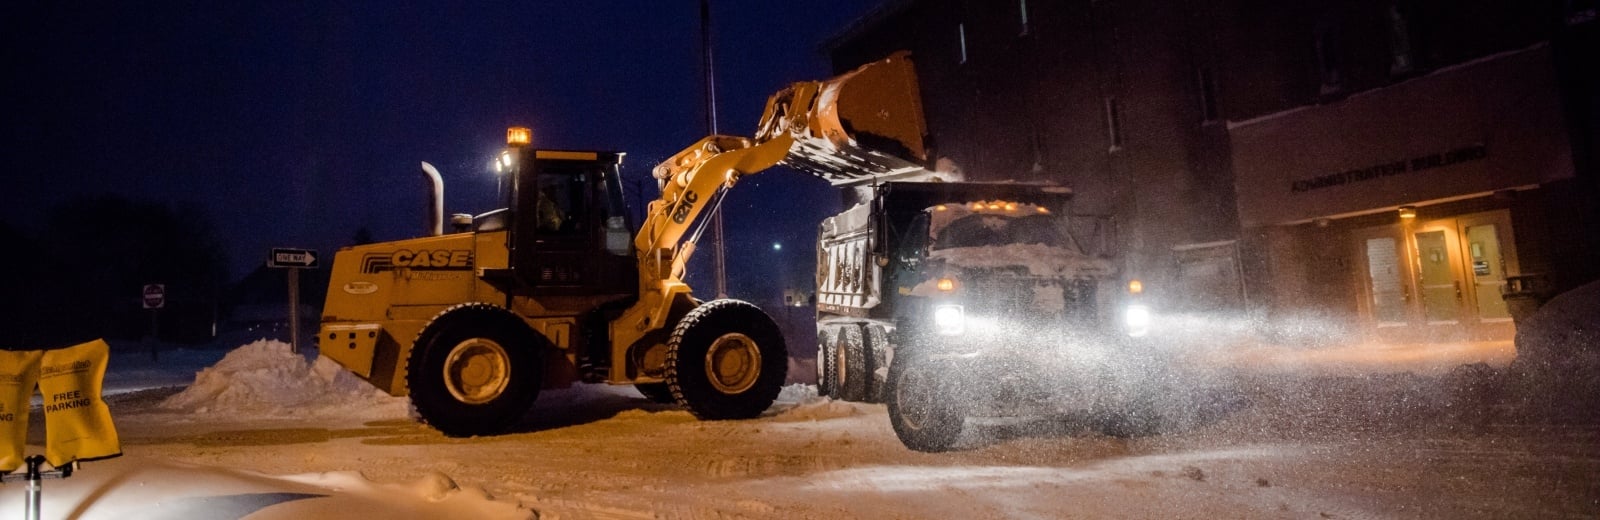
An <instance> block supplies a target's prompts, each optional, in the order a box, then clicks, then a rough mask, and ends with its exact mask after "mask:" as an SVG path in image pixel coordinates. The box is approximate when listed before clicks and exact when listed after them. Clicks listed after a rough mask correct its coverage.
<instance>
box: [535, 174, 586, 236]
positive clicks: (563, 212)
mask: <svg viewBox="0 0 1600 520" xmlns="http://www.w3.org/2000/svg"><path fill="white" fill-rule="evenodd" d="M594 174H595V172H593V171H592V170H590V169H589V168H582V167H572V166H565V165H552V166H549V167H546V168H545V170H544V171H542V172H540V173H539V176H538V183H537V191H536V193H534V196H535V197H536V199H535V203H534V219H533V221H534V229H535V230H536V232H537V233H538V234H539V235H544V236H577V237H581V236H583V234H584V233H585V231H586V230H585V229H584V228H585V227H586V225H587V224H588V223H587V222H586V221H585V220H586V219H585V218H584V217H585V215H588V198H587V197H585V195H586V194H587V193H588V191H587V189H586V188H587V186H588V184H587V183H588V181H589V176H591V175H594Z"/></svg>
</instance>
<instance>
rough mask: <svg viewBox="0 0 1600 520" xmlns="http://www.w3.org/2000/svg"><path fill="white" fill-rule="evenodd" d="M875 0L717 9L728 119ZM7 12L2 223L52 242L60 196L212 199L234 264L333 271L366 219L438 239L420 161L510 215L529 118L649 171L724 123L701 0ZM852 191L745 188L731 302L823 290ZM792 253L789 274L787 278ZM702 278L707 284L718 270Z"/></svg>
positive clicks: (806, 69)
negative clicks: (508, 134)
mask: <svg viewBox="0 0 1600 520" xmlns="http://www.w3.org/2000/svg"><path fill="white" fill-rule="evenodd" d="M872 3H873V2H867V1H847V0H825V1H808V2H803V3H792V2H732V1H727V0H721V1H719V2H714V4H715V5H714V6H713V28H714V34H713V38H714V40H715V42H714V49H715V55H716V72H717V96H718V113H719V122H720V124H721V128H720V130H721V132H722V133H730V134H736V135H749V134H750V133H752V132H753V130H754V127H755V123H756V119H757V118H759V116H760V113H761V109H762V106H763V104H764V103H765V100H766V97H767V95H769V94H770V93H772V92H773V91H775V90H777V89H779V88H781V87H783V86H784V85H786V84H787V83H789V82H792V81H798V80H806V79H821V78H824V77H826V76H828V75H829V72H830V71H829V69H828V66H827V63H826V60H825V58H824V56H823V55H822V54H821V52H820V50H819V49H820V44H821V42H822V41H823V40H824V39H825V38H826V37H828V36H829V35H831V34H834V33H836V32H837V31H839V30H840V29H841V28H842V27H844V26H845V25H847V24H848V23H849V22H850V21H851V20H853V19H855V18H857V17H859V16H860V15H861V14H863V13H864V12H865V11H866V10H867V9H868V8H870V7H871V4H872ZM7 11H8V13H7V14H6V15H5V16H4V17H3V21H0V24H3V27H4V31H3V32H4V35H3V36H0V38H5V40H6V41H5V45H4V49H3V50H0V53H3V55H4V64H5V65H4V66H5V70H6V74H5V77H6V80H5V82H6V85H7V86H6V90H7V91H8V94H7V95H6V96H5V99H6V103H7V104H8V109H7V110H6V115H5V117H4V118H3V121H4V124H3V127H4V130H3V136H4V139H5V145H4V146H3V147H0V153H3V154H4V157H5V168H6V169H7V170H9V171H7V172H6V174H5V175H4V178H5V179H6V181H5V182H6V184H7V185H6V186H5V187H4V188H0V192H3V193H5V204H4V212H3V213H0V220H3V221H4V222H6V223H9V224H11V225H12V226H15V227H18V228H21V229H23V230H24V231H26V232H30V233H32V232H37V230H39V229H40V228H41V226H42V225H43V222H42V220H43V216H44V212H45V211H46V210H47V209H48V208H50V207H52V206H54V205H57V204H60V203H61V202H63V201H66V200H69V199H72V198H75V197H80V196H87V195H96V194H106V193H109V194H115V195H119V196H122V197H126V198H130V199H134V200H141V201H151V202H160V203H166V204H169V205H172V206H174V207H178V206H183V205H193V206H198V207H200V208H202V209H203V210H204V211H205V212H206V213H207V214H208V215H209V216H210V218H211V219H212V220H213V222H214V224H215V225H216V227H217V228H218V231H219V235H221V236H220V238H221V239H222V240H223V241H224V242H225V243H227V244H228V248H229V249H228V251H227V252H226V253H227V255H228V256H229V258H230V264H229V271H230V273H232V275H233V276H234V277H239V276H242V275H243V274H245V273H248V272H249V271H250V270H252V269H254V268H256V267H257V266H259V265H260V264H261V263H262V262H263V261H264V259H265V256H266V253H267V250H268V249H269V248H271V247H305V248H313V249H318V250H320V251H321V252H322V253H323V254H324V257H325V258H328V259H329V260H331V253H332V252H333V250H334V249H336V248H337V246H339V245H341V244H346V243H348V242H349V241H350V239H351V237H352V236H353V235H354V234H355V232H356V230H357V229H358V228H360V227H363V226H366V227H368V228H370V229H371V231H372V233H373V236H374V237H375V238H377V239H378V240H393V239H399V238H406V237H410V236H415V235H417V234H419V233H420V231H421V230H422V212H423V207H424V206H423V200H424V197H423V193H424V191H423V188H422V187H423V181H422V176H421V174H420V173H419V172H418V167H417V166H418V162H419V161H429V162H431V163H433V164H435V165H436V166H438V167H439V168H440V170H441V171H442V172H443V173H444V176H445V192H446V211H447V212H449V213H479V212H483V211H486V210H489V209H493V207H495V205H494V202H493V201H495V200H496V199H495V197H494V190H495V178H494V176H493V174H492V173H490V172H489V171H488V168H487V167H488V165H489V161H490V158H491V157H492V156H493V154H494V153H496V152H497V151H498V150H499V149H500V148H502V147H503V139H504V132H505V127H507V126H511V125H523V126H529V127H531V128H533V130H534V142H535V145H536V146H537V147H540V148H561V149H597V150H619V151H625V152H628V158H627V161H626V163H625V164H624V168H625V170H626V172H627V174H628V175H630V176H633V177H634V178H636V179H643V178H646V177H647V176H648V172H649V170H650V168H651V167H653V166H654V165H655V164H656V163H657V162H659V161H660V160H662V159H665V158H666V157H667V156H669V155H671V154H672V153H675V152H676V151H678V150H680V149H682V148H683V147H685V146H688V145H689V144H692V143H693V142H694V141H695V140H697V139H699V138H700V137H701V136H703V135H704V134H705V132H706V128H705V117H704V115H703V114H704V112H703V107H704V101H703V92H702V90H701V89H702V72H701V68H700V59H701V55H700V45H699V42H700V40H699V38H700V33H699V4H698V2H697V1H695V0H675V1H670V2H668V1H630V2H604V1H601V2H506V3H488V2H439V3H437V4H413V3H409V2H327V3H322V2H314V3H306V4H298V3H290V2H263V3H259V4H250V5H234V3H232V2H28V3H27V4H26V5H22V6H12V7H9V8H8V9H7ZM639 184H643V183H642V182H641V183H639ZM645 193H646V196H648V197H650V198H653V197H654V196H655V194H656V190H655V188H654V185H653V183H650V184H649V185H648V186H647V187H646V192H645ZM635 197H636V195H633V194H630V199H631V200H630V204H631V203H635V202H637V201H638V200H639V199H637V198H635ZM838 204H839V203H838V196H837V195H836V194H835V193H834V192H833V191H832V189H831V188H829V187H827V185H826V184H825V183H823V182H821V181H819V180H817V179H814V178H810V177H808V176H806V175H804V174H801V173H797V172H793V171H788V170H781V169H777V170H772V171H769V172H767V173H765V174H763V175H760V176H756V177H751V178H747V179H746V180H745V181H744V182H743V183H741V184H740V185H739V187H737V188H736V189H735V191H734V193H733V194H732V195H731V196H730V198H729V201H728V205H729V208H728V212H727V218H728V226H729V229H728V236H729V240H730V247H729V254H728V256H729V264H730V271H731V273H730V278H731V281H730V285H731V286H733V287H734V289H733V290H731V291H730V292H733V293H734V295H735V296H743V297H747V298H759V297H767V296H768V294H749V293H750V292H752V291H757V292H762V293H768V292H769V291H771V290H772V289H774V288H775V285H774V284H778V283H782V282H783V281H784V279H785V278H794V277H802V278H801V279H799V280H790V281H791V285H797V286H801V287H805V286H809V285H810V284H809V282H808V277H806V275H805V273H806V272H807V271H808V270H809V268H810V267H809V265H810V262H811V261H812V259H813V256H812V253H811V242H812V241H813V240H814V239H815V227H816V224H817V223H818V221H819V220H820V219H821V218H822V217H824V216H826V215H828V214H831V213H833V212H835V211H837V210H838ZM774 242H781V243H783V245H784V248H783V253H782V254H781V255H779V254H778V253H776V252H774V251H773V247H772V244H773V243H774ZM702 251H707V250H705V249H702ZM709 257H710V255H709V254H705V253H702V254H700V255H697V257H696V264H699V265H697V266H696V269H695V270H696V271H702V270H704V269H706V266H707V265H708V264H709ZM778 257H781V258H782V259H786V260H787V261H788V262H789V263H790V264H791V265H792V266H793V267H792V268H791V271H792V272H790V273H786V274H784V275H783V276H778V277H774V276H772V275H771V273H770V269H771V266H772V265H773V261H774V260H775V259H777V258H778ZM691 283H692V284H693V285H695V286H696V287H699V288H700V289H699V291H698V293H700V294H702V295H705V296H709V295H710V292H711V286H712V284H711V282H710V281H709V280H708V279H706V278H705V277H703V276H701V277H699V278H698V279H691Z"/></svg>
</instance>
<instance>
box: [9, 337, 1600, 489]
mask: <svg viewBox="0 0 1600 520" xmlns="http://www.w3.org/2000/svg"><path fill="white" fill-rule="evenodd" d="M301 370H302V371H303V372H304V374H301V375H299V376H294V377H307V378H312V379H313V380H312V381H310V383H308V384H311V383H314V384H324V383H317V382H316V380H315V378H316V377H318V376H317V375H316V374H317V371H316V370H315V369H314V368H313V369H311V370H306V369H305V368H304V367H301ZM279 372H280V373H282V371H281V370H280V371H279ZM291 372H292V371H291ZM205 379H206V378H205V377H204V376H203V377H202V383H196V384H195V386H196V387H201V386H203V380H205ZM212 379H213V383H216V382H218V381H221V382H225V383H229V384H231V387H232V388H241V387H245V386H249V384H246V383H244V382H243V381H247V379H248V378H245V377H244V376H243V375H242V373H233V374H232V375H229V376H227V377H223V376H220V375H219V376H213V377H212ZM1433 383H1434V381H1433V380H1431V379H1426V378H1419V377H1415V376H1393V377H1380V378H1366V379H1350V378H1342V379H1330V378H1322V379H1285V378H1262V379H1251V380H1242V381H1238V382H1236V384H1234V385H1232V387H1233V388H1234V390H1232V392H1234V395H1231V396H1230V397H1229V398H1228V399H1224V401H1226V402H1227V403H1229V404H1227V405H1226V406H1224V407H1223V411H1224V412H1225V413H1222V414H1220V415H1218V416H1217V417H1216V418H1215V420H1212V421H1208V422H1204V423H1201V424H1191V425H1189V426H1188V427H1187V428H1185V429H1184V430H1183V431H1179V432H1173V433H1168V434H1165V435H1161V436H1156V437H1149V438H1143V439H1133V440H1127V439H1117V438H1109V437H1104V436H1101V435H1098V434H1093V433H1088V432H1085V431H1082V429H1080V428H1075V427H1072V426H1070V425H1068V426H1059V425H1051V424H1041V423H1036V424H1031V425H1030V424H1012V425H993V426H990V427H987V428H981V429H979V434H976V435H972V436H970V438H968V439H967V440H966V445H967V448H968V449H966V450H963V451H958V452H954V453H946V454H924V453H916V452H911V451H908V450H906V449H905V448H903V447H901V445H900V444H899V442H898V441H897V440H896V439H895V437H894V434H893V432H892V431H891V430H890V428H889V424H888V419H887V417H886V413H885V410H884V407H883V406H882V405H865V404H853V403H841V402H832V401H828V400H826V399H816V398H814V397H811V398H807V396H806V395H805V388H804V387H790V388H788V389H786V392H785V393H786V396H787V397H788V400H787V402H785V403H783V404H780V405H779V406H777V407H775V408H774V410H772V411H769V413H768V414H767V415H766V416H764V417H762V418H760V419H756V420H750V421H735V422H700V421H696V420H694V419H693V418H692V417H691V416H690V415H689V414H688V413H686V412H683V411H680V410H677V409H675V408H673V407H667V406H660V405H654V404H649V403H648V402H647V401H645V400H644V399H643V398H641V397H639V396H638V395H637V394H636V393H635V392H634V391H633V390H632V389H631V388H629V387H606V386H585V387H580V388H576V389H572V390H566V391H560V392H548V393H546V394H545V395H542V396H541V398H540V402H539V405H538V406H537V407H536V409H535V411H534V412H533V413H531V414H529V416H528V417H527V420H526V421H525V422H524V424H523V425H522V427H521V428H519V431H518V432H517V433H512V434H509V435H503V436H497V437H489V438H473V439H449V438H445V437H443V436H441V435H439V434H438V433H437V432H435V431H433V430H431V429H428V428H427V427H425V426H422V425H419V424H417V423H415V422H413V421H412V420H411V419H409V418H407V417H405V416H403V415H402V414H397V413H395V412H394V411H393V410H395V408H392V407H390V408H386V407H384V406H383V405H382V403H378V404H374V402H371V401H363V400H362V399H366V397H363V398H362V399H356V400H354V402H357V403H359V404H355V405H352V404H349V403H350V402H352V400H351V399H349V398H347V397H343V396H341V395H340V392H343V391H346V390H348V388H345V387H342V386H340V385H338V384H334V385H332V386H330V387H328V388H325V389H322V390H319V392H320V394H321V395H322V397H323V399H322V400H313V401H308V402H303V403H299V404H296V405H294V406H292V407H288V408H281V409H276V410H277V411H273V410H275V409H274V408H273V407H270V406H268V407H252V406H250V403H249V399H250V397H249V395H248V394H240V395H234V396H233V397H226V398H225V397H223V396H220V395H218V396H214V399H216V400H217V403H227V405H228V406H214V407H204V406H202V407H200V408H205V409H206V411H203V412H201V411H196V410H198V409H200V408H196V407H195V404H194V403H193V402H190V403H188V405H189V407H188V408H183V409H173V408H171V404H172V403H173V402H174V400H173V399H169V396H170V395H172V394H173V393H175V392H176V391H177V390H176V389H173V388H166V389H153V390H145V391H142V392H135V393H129V394H123V395H120V396H117V397H114V398H113V399H112V406H113V411H114V413H115V414H116V417H117V421H118V425H119V429H120V430H121V432H122V436H123V441H124V450H125V452H126V455H125V456H124V457H122V458H120V459H113V460H110V461H101V462H91V463H87V464H85V465H84V468H83V470H82V472H81V473H80V474H79V475H78V476H74V477H73V478H72V479H69V480H66V481H48V482H47V483H46V490H47V501H46V506H47V508H48V507H51V506H52V505H53V506H54V507H56V508H57V509H53V510H50V509H47V511H55V512H56V514H64V513H65V512H66V511H75V512H79V513H82V517H83V518H118V519H119V520H123V519H125V518H135V517H143V518H192V517H195V516H193V514H194V512H195V511H200V510H205V511H233V512H234V513H233V514H232V516H228V514H222V513H219V514H222V516H220V517H228V518H234V517H238V516H239V514H240V512H243V514H249V515H250V516H248V518H290V517H295V518H336V517H337V518H342V517H345V516H347V515H348V513H349V512H350V511H364V512H370V513H372V514H376V515H377V516H371V515H370V514H363V515H360V516H363V517H374V518H376V517H384V518H404V517H406V516H407V515H409V516H411V517H415V518H531V517H537V518H1151V517H1165V518H1214V517H1226V518H1394V517H1408V518H1409V517H1426V518H1506V517H1540V518H1594V517H1596V516H1597V515H1600V430H1597V429H1595V428H1589V427H1555V426H1536V425H1526V424H1518V423H1516V422H1513V421H1506V420H1504V419H1503V418H1500V417H1497V416H1495V414H1493V413H1484V412H1468V413H1462V412H1460V411H1459V410H1456V409H1452V407H1453V406H1456V405H1458V404H1460V403H1459V402H1458V401H1453V400H1451V399H1449V398H1446V397H1441V396H1440V395H1439V394H1437V393H1436V392H1435V391H1434V390H1432V388H1433ZM313 386H314V385H313ZM164 401H165V402H166V403H168V407H163V406H162V403H163V402H164ZM191 401H192V399H191ZM280 404H281V403H280ZM35 440H37V438H35ZM20 487H21V486H15V485H7V486H5V487H4V488H0V511H11V510H14V509H17V508H19V507H20V492H21V489H20ZM52 500H54V502H52ZM185 508H187V509H185ZM197 508H198V509H197ZM229 508H231V509H229ZM178 512H187V514H181V515H176V516H174V515H175V514H176V513H178ZM46 516H47V517H50V515H49V514H47V515H46Z"/></svg>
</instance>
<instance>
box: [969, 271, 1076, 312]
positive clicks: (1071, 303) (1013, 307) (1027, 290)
mask: <svg viewBox="0 0 1600 520" xmlns="http://www.w3.org/2000/svg"><path fill="white" fill-rule="evenodd" d="M966 294H967V297H966V298H964V299H965V300H966V301H967V308H968V310H967V312H969V313H975V314H983V315H990V316H994V317H998V318H1007V319H1016V320H1026V321H1046V320H1048V321H1056V320H1067V321H1072V322H1077V321H1084V322H1086V323H1087V322H1088V321H1091V320H1093V319H1094V318H1095V314H1096V313H1095V283H1094V281H1093V280H1081V279H1075V280H1060V279H1054V278H1032V277H1006V278H988V279H980V280H976V281H974V282H973V283H971V284H969V285H967V287H966Z"/></svg>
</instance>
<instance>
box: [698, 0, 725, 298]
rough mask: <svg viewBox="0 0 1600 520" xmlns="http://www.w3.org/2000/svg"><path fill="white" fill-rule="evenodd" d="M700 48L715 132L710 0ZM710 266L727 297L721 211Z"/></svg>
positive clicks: (704, 7)
mask: <svg viewBox="0 0 1600 520" xmlns="http://www.w3.org/2000/svg"><path fill="white" fill-rule="evenodd" d="M700 50H701V55H702V59H703V62H704V65H705V71H706V133H707V134H708V135H716V134H717V80H716V77H717V75H716V69H715V68H714V66H713V64H712V60H711V0H700ZM711 244H712V246H713V247H712V248H711V266H712V271H713V272H714V273H715V276H716V278H717V297H718V298H727V297H728V267H727V264H726V261H727V260H726V257H724V256H723V241H722V211H721V210H718V211H717V213H716V214H715V215H712V216H711Z"/></svg>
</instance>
